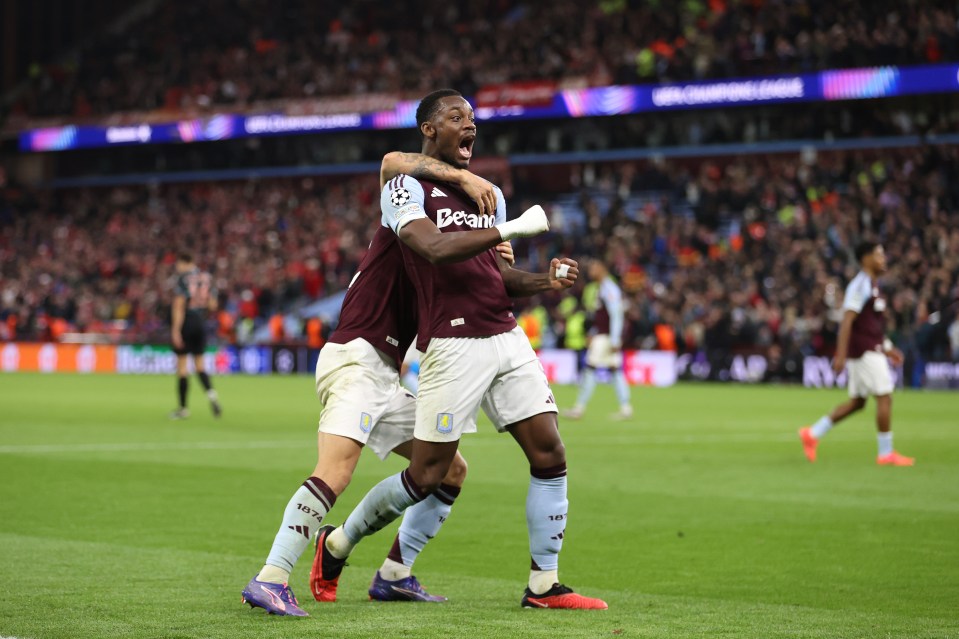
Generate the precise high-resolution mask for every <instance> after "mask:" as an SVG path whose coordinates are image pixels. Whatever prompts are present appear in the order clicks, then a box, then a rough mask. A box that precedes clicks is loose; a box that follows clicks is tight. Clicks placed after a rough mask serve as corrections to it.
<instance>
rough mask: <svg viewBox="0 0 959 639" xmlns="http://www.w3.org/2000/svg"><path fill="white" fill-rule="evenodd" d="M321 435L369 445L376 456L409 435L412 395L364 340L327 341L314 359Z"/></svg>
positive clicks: (383, 455)
mask: <svg viewBox="0 0 959 639" xmlns="http://www.w3.org/2000/svg"><path fill="white" fill-rule="evenodd" d="M316 395H317V397H319V398H320V403H322V404H323V413H322V414H321V415H320V427H319V430H320V432H321V433H329V434H331V435H340V436H341V437H348V438H350V439H352V440H355V441H357V442H360V443H361V444H365V445H366V446H369V448H370V450H372V451H373V452H374V453H376V455H377V457H379V458H380V459H386V456H387V455H389V454H390V451H392V450H393V449H394V448H396V447H397V446H399V445H400V444H402V443H403V442H407V441H409V440H411V439H413V425H414V423H415V417H416V397H414V396H413V394H412V393H411V392H410V391H408V390H406V389H405V388H403V387H402V386H400V375H399V372H398V371H397V370H396V369H395V368H394V367H393V366H392V364H391V360H390V358H389V357H387V356H386V355H384V354H383V353H381V352H380V351H378V350H376V349H375V348H373V346H371V345H370V343H369V342H367V341H366V340H364V339H360V338H357V339H354V340H352V341H350V342H348V343H346V344H333V343H332V342H328V343H327V344H326V345H325V346H323V348H322V350H320V357H319V359H318V360H317V362H316Z"/></svg>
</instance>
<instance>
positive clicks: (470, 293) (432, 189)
mask: <svg viewBox="0 0 959 639" xmlns="http://www.w3.org/2000/svg"><path fill="white" fill-rule="evenodd" d="M496 196H497V207H496V214H495V215H490V214H485V215H482V214H480V212H479V209H478V207H477V206H476V203H475V202H473V201H472V200H471V199H470V198H469V196H467V195H466V194H465V193H463V192H462V191H461V190H459V189H458V188H457V187H455V186H453V185H451V184H448V183H446V182H433V181H430V180H416V179H414V178H411V177H410V176H408V175H399V176H397V177H395V178H393V179H392V180H390V181H389V182H388V183H387V184H386V186H385V187H384V188H383V193H382V195H381V198H380V208H381V209H382V211H383V224H384V225H387V226H389V227H390V228H392V229H393V231H394V232H395V233H396V234H399V232H400V229H402V228H403V226H405V225H406V224H408V223H409V222H412V221H413V220H417V219H423V218H428V219H430V220H432V221H433V222H434V223H435V224H436V226H437V227H438V228H439V229H440V231H441V232H443V233H450V232H453V231H471V230H475V229H482V228H490V227H492V226H494V225H496V224H498V223H500V222H505V221H506V203H505V201H504V198H503V192H502V191H500V190H499V188H498V187H496ZM397 241H398V242H399V244H400V248H401V251H402V254H403V263H404V265H405V267H406V272H407V273H408V274H409V276H410V279H411V280H412V281H413V284H414V285H415V287H416V291H417V299H418V307H419V316H420V317H419V331H418V332H417V336H418V337H417V345H416V347H417V348H418V349H419V350H420V351H423V352H425V351H426V347H427V346H428V345H429V341H430V339H431V338H433V337H489V336H491V335H498V334H500V333H505V332H507V331H511V330H512V329H513V328H515V327H516V319H515V318H514V317H513V302H512V300H510V298H509V295H507V293H506V285H505V284H504V283H503V276H502V274H501V273H500V270H499V266H497V262H496V260H497V258H496V251H495V249H490V250H488V251H485V252H483V253H481V254H479V255H477V256H475V257H472V258H470V259H468V260H465V261H462V262H456V263H452V264H430V262H429V260H427V259H426V258H424V257H422V256H421V255H419V254H418V253H416V252H415V251H414V250H413V249H411V248H409V247H408V246H406V245H405V244H403V242H402V241H400V240H397Z"/></svg>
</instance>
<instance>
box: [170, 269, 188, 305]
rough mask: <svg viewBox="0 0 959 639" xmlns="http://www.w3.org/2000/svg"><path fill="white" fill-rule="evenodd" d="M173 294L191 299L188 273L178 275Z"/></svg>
mask: <svg viewBox="0 0 959 639" xmlns="http://www.w3.org/2000/svg"><path fill="white" fill-rule="evenodd" d="M173 295H174V296H176V297H185V298H187V299H190V286H189V284H187V281H186V275H178V276H177V278H176V281H175V282H174V284H173Z"/></svg>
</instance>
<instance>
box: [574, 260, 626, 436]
mask: <svg viewBox="0 0 959 639" xmlns="http://www.w3.org/2000/svg"><path fill="white" fill-rule="evenodd" d="M588 273H589V278H590V279H591V280H592V283H591V284H590V285H587V287H586V288H584V289H583V304H584V306H586V308H587V309H592V310H593V321H592V328H591V329H590V337H589V345H588V346H587V349H586V365H585V367H584V368H583V374H582V376H581V378H580V382H579V395H578V396H577V398H576V405H575V406H573V407H572V408H571V409H569V410H568V411H565V413H564V415H565V416H566V417H569V418H571V419H579V418H581V417H582V416H583V414H584V413H585V412H586V405H587V404H588V403H589V399H590V398H591V397H592V396H593V391H594V390H596V369H597V368H600V369H606V370H608V371H609V373H610V375H611V376H612V380H613V386H614V387H615V389H616V399H617V400H618V401H619V411H618V412H617V413H615V415H614V417H615V418H616V419H629V418H630V417H632V416H633V407H632V405H631V404H630V403H629V383H628V382H627V381H626V374H625V373H624V372H623V329H624V325H625V316H626V309H625V305H624V303H623V292H622V290H621V289H620V288H619V285H617V284H616V280H615V279H613V276H612V275H610V273H609V269H608V268H607V267H606V265H605V264H604V263H603V262H601V261H600V260H595V259H594V260H590V262H589V266H588Z"/></svg>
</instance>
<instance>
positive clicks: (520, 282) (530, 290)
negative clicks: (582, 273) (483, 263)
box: [496, 257, 579, 297]
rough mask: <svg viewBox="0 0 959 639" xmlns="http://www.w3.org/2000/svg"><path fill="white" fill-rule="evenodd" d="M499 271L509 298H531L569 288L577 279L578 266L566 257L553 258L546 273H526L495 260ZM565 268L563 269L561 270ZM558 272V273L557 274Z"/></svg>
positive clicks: (502, 261) (500, 260)
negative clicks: (538, 294)
mask: <svg viewBox="0 0 959 639" xmlns="http://www.w3.org/2000/svg"><path fill="white" fill-rule="evenodd" d="M496 263H497V264H498V265H499V271H500V273H501V274H502V276H503V283H504V284H505V285H506V293H507V294H508V295H509V296H510V297H531V296H533V295H536V294H537V293H544V292H546V291H562V290H564V289H567V288H570V287H571V286H573V284H574V283H575V282H576V278H577V277H579V264H578V263H577V262H576V260H571V259H569V258H567V257H564V258H563V259H558V258H555V257H554V258H553V259H552V261H551V262H550V264H549V272H548V273H528V272H526V271H520V270H518V269H515V268H513V267H511V266H510V265H509V264H508V263H507V262H506V260H503V259H497V260H496ZM561 267H565V268H561ZM557 270H559V272H557Z"/></svg>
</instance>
